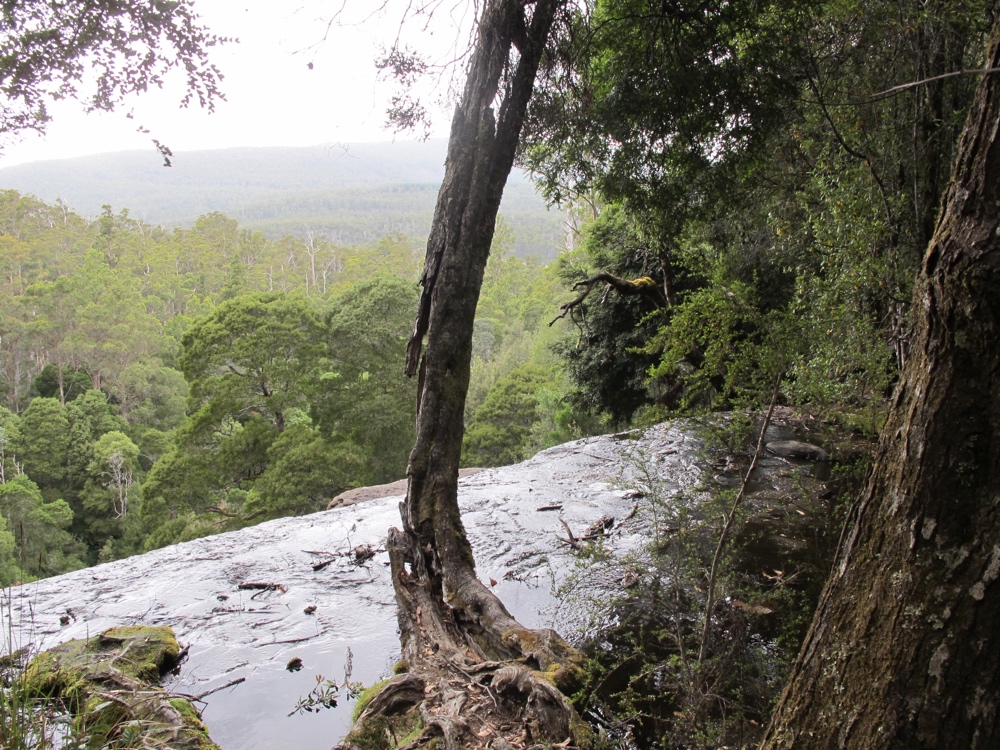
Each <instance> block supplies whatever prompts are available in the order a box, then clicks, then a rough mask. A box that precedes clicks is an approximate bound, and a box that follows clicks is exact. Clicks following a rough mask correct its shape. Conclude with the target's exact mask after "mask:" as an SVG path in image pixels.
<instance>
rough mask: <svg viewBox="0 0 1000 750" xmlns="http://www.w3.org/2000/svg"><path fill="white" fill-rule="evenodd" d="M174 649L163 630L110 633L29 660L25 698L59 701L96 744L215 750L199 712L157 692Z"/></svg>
mask: <svg viewBox="0 0 1000 750" xmlns="http://www.w3.org/2000/svg"><path fill="white" fill-rule="evenodd" d="M179 658H180V646H179V644H178V643H177V639H176V638H175V637H174V633H173V631H172V630H171V629H170V628H166V627H146V626H132V627H123V628H111V629H110V630H105V631H104V632H103V633H101V634H100V635H97V636H94V637H93V638H88V639H86V640H73V641H67V642H66V643H63V644H61V645H59V646H56V647H55V648H52V649H49V650H48V651H45V652H43V653H41V654H39V655H38V656H36V657H35V658H34V659H32V661H31V663H30V664H29V665H28V667H27V669H26V671H25V687H26V690H27V692H28V693H29V694H31V695H35V696H37V697H40V698H48V699H51V700H59V701H61V702H62V703H63V705H65V707H66V709H67V710H68V711H69V712H70V713H72V714H73V715H74V723H75V725H76V727H77V728H78V729H79V730H81V731H83V732H86V734H87V735H89V736H90V737H94V738H97V739H98V740H99V742H98V745H97V746H100V744H101V742H103V741H105V740H108V741H117V739H118V738H119V737H122V736H123V733H125V732H128V733H129V735H130V739H132V740H134V739H135V735H136V733H140V734H142V736H143V737H144V738H146V739H147V740H148V741H149V742H148V743H146V740H143V743H144V746H145V744H149V745H150V746H154V747H166V746H168V745H166V744H164V742H166V741H169V747H170V748H172V750H218V747H217V746H216V745H215V744H214V743H213V742H212V741H211V739H210V738H209V736H208V730H207V729H206V728H205V725H204V724H203V723H202V722H201V717H200V716H199V715H198V712H197V710H195V708H194V706H192V705H191V704H190V703H189V702H188V701H187V700H184V699H183V698H178V697H175V696H170V695H169V694H168V693H166V692H165V691H163V690H161V689H160V688H159V686H158V683H159V680H160V677H161V676H162V675H163V674H164V673H166V672H167V671H169V670H170V669H172V668H173V667H175V666H176V665H177V661H178V659H179Z"/></svg>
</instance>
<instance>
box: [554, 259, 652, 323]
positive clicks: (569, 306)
mask: <svg viewBox="0 0 1000 750" xmlns="http://www.w3.org/2000/svg"><path fill="white" fill-rule="evenodd" d="M599 282H604V284H606V286H605V287H604V289H605V298H607V295H608V294H609V293H610V292H611V290H614V291H616V292H618V294H620V295H621V296H623V297H634V296H636V295H642V296H643V297H645V298H646V299H648V300H649V301H650V302H652V303H653V305H654V307H656V309H658V310H659V309H662V308H664V307H666V306H667V303H666V300H665V299H664V298H663V290H662V289H661V288H660V287H659V285H658V284H657V283H656V281H655V280H654V279H653V278H652V277H650V276H640V277H639V278H638V279H632V280H631V281H629V280H628V279H622V278H619V277H618V276H614V275H612V274H610V273H605V272H603V271H602V272H601V273H599V274H596V275H595V276H591V277H590V278H589V279H585V280H584V281H578V282H577V283H575V284H574V285H573V290H574V291H576V290H577V289H582V290H583V291H582V292H580V294H579V295H578V296H577V297H576V298H575V299H573V300H571V301H569V302H567V303H566V304H565V305H561V306H560V307H559V309H560V310H562V314H560V315H559V316H558V317H556V318H554V319H553V320H552V322H551V323H549V326H552V325H553V324H554V323H555V322H556V321H557V320H561V319H562V318H565V317H566V315H567V314H569V313H570V311H572V310H573V309H574V308H576V307H579V306H580V305H582V304H583V303H584V301H586V299H587V297H588V296H589V295H590V292H591V291H592V290H593V288H594V287H595V286H596V285H597V284H598V283H599Z"/></svg>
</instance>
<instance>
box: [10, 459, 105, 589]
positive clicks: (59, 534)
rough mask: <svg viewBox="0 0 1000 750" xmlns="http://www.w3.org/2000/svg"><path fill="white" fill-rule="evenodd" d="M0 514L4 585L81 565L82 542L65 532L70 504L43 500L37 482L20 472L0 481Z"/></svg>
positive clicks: (82, 564) (68, 525)
mask: <svg viewBox="0 0 1000 750" xmlns="http://www.w3.org/2000/svg"><path fill="white" fill-rule="evenodd" d="M0 514H2V516H3V518H4V520H5V529H4V530H3V531H0V570H2V571H3V572H4V574H5V575H6V576H7V577H6V578H5V579H4V580H3V581H2V583H3V585H5V586H7V585H10V584H11V583H14V582H15V580H19V581H23V580H28V579H33V578H43V577H45V576H50V575H55V574H56V573H65V572H67V571H70V570H76V569H77V568H82V567H83V566H84V562H83V561H84V559H85V550H84V548H83V545H82V544H80V542H79V541H77V540H76V539H75V538H74V537H73V536H72V535H71V534H70V533H69V532H68V529H69V527H70V525H71V524H72V523H73V511H72V510H71V509H70V507H69V504H68V503H66V501H65V500H53V501H52V502H45V500H44V499H43V498H42V493H41V492H40V491H39V489H38V485H36V484H35V483H34V482H32V481H31V480H30V479H28V477H27V476H25V475H23V474H20V475H17V476H14V477H10V478H9V479H8V480H7V481H6V482H4V483H2V484H0ZM8 536H9V537H10V539H9V540H8V539H7V537H8ZM10 542H13V545H12V549H10V553H11V554H10V555H8V553H7V549H8V547H9V543H10ZM15 560H16V568H14V567H13V565H12V563H13V561H15ZM15 571H16V572H15Z"/></svg>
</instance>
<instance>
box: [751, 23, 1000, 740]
mask: <svg viewBox="0 0 1000 750" xmlns="http://www.w3.org/2000/svg"><path fill="white" fill-rule="evenodd" d="M998 46H1000V19H998V21H997V25H996V26H995V27H994V30H993V34H992V38H991V42H990V46H989V53H988V61H987V65H986V66H985V67H988V68H992V69H996V68H997V67H998V66H1000V50H998ZM913 310H914V315H915V318H914V337H913V339H912V341H911V343H910V353H909V358H908V360H907V362H906V366H905V368H904V370H903V373H902V377H901V383H900V387H899V389H898V391H897V393H896V395H895V400H894V402H893V405H892V410H891V413H890V416H889V419H888V422H887V423H886V426H885V428H884V430H883V432H882V438H881V441H880V444H879V449H878V453H877V457H876V462H875V466H874V470H873V475H872V477H871V479H870V481H869V484H868V487H867V489H866V491H865V492H864V493H863V495H862V496H861V498H860V499H859V501H858V503H857V504H856V506H855V508H854V509H853V511H852V515H853V525H852V526H851V528H850V529H849V531H848V533H847V534H846V535H845V540H844V543H843V546H842V549H841V550H840V551H839V554H838V558H837V561H836V564H835V566H834V570H833V573H832V575H831V579H830V581H829V582H828V583H827V586H826V589H825V590H824V592H823V596H822V597H821V599H820V603H819V607H818V609H817V612H816V615H815V618H814V620H813V624H812V628H811V630H810V632H809V634H808V636H807V637H806V640H805V643H804V644H803V647H802V652H801V654H800V655H799V658H798V661H797V663H796V665H795V668H794V670H793V674H792V677H791V680H790V682H789V684H788V686H787V687H786V688H785V692H784V694H783V695H782V698H781V701H780V703H779V705H778V708H777V710H776V711H775V714H774V717H773V718H772V722H771V726H770V727H769V729H768V732H767V735H766V737H765V740H764V742H763V745H762V747H763V748H768V749H769V750H774V749H776V748H793V747H794V748H810V749H812V748H859V749H861V748H863V749H864V750H877V749H878V748H907V749H908V750H909V749H912V748H963V749H965V748H984V749H985V748H996V747H1000V711H998V703H1000V693H998V692H997V678H998V676H1000V585H998V584H997V583H996V579H997V578H998V577H1000V345H998V342H1000V76H998V75H995V74H994V75H986V76H984V78H983V79H982V81H981V83H980V85H979V89H978V91H977V93H976V98H975V101H974V103H973V106H972V109H971V111H970V113H969V116H968V120H967V122H966V126H965V130H964V132H963V135H962V138H961V141H960V144H959V151H958V157H957V162H956V166H955V171H954V175H953V177H952V182H951V185H950V186H949V188H948V191H947V193H946V195H945V198H944V210H943V212H942V215H941V218H940V219H939V222H938V225H937V228H936V231H935V233H934V237H933V239H932V240H931V243H930V246H929V247H928V250H927V253H926V255H925V257H924V263H923V269H922V271H921V274H920V277H919V279H918V282H917V289H916V292H915V297H914V305H913Z"/></svg>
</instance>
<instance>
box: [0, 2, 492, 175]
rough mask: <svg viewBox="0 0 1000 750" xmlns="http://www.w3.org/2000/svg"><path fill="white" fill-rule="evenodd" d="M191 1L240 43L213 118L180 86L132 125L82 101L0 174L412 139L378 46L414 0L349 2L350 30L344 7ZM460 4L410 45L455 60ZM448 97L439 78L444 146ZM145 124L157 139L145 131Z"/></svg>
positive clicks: (465, 16) (229, 49) (224, 51)
mask: <svg viewBox="0 0 1000 750" xmlns="http://www.w3.org/2000/svg"><path fill="white" fill-rule="evenodd" d="M193 2H194V7H195V9H196V10H197V12H198V13H199V14H200V15H201V17H202V19H203V20H204V22H205V24H206V25H207V26H208V27H209V28H210V29H211V30H212V31H213V32H215V33H216V34H219V35H222V36H230V37H236V38H238V39H239V40H240V42H239V44H235V43H234V44H227V45H224V46H223V47H217V48H215V49H213V50H212V59H213V60H214V61H215V63H216V66H217V67H218V68H219V69H220V70H221V71H222V73H223V75H224V76H225V80H224V81H223V84H222V88H223V91H224V93H225V95H226V99H227V101H225V102H219V103H218V104H217V106H216V111H215V112H214V113H212V114H209V113H208V112H205V111H203V110H201V109H200V108H199V107H197V105H193V106H192V107H191V108H189V109H182V108H180V106H179V101H180V99H181V96H182V94H183V91H182V87H181V86H180V85H179V80H180V77H179V76H178V80H177V81H176V82H175V83H176V84H178V85H172V86H171V85H168V86H167V87H165V89H163V90H155V91H151V92H147V93H146V94H144V95H142V96H141V97H137V98H135V100H134V101H130V102H129V104H128V107H130V108H132V109H133V119H128V118H127V117H126V110H124V109H123V110H121V111H118V112H115V113H111V114H105V113H101V114H90V115H86V114H84V113H83V111H82V107H81V105H80V104H79V103H78V102H72V101H70V102H57V103H55V104H53V105H52V106H51V107H50V112H51V114H52V116H53V121H52V122H51V123H50V124H49V126H48V129H47V133H46V134H45V135H44V136H36V135H34V134H30V135H27V136H25V137H24V138H23V139H22V140H21V141H20V142H19V143H14V144H12V145H7V146H6V147H5V148H4V150H3V153H2V154H0V167H8V166H13V165H15V164H22V163H26V162H32V161H40V160H46V159H64V158H70V157H74V156H87V155H90V154H98V153H106V152H111V151H125V150H148V151H149V153H150V159H152V160H159V156H158V155H157V153H156V151H155V149H154V147H153V145H152V142H151V139H152V138H156V139H158V140H159V141H161V142H163V143H164V144H165V145H167V146H169V147H170V148H171V149H172V150H173V152H174V157H175V159H177V158H183V153H184V151H186V150H201V149H218V148H229V147H245V146H311V145H316V144H321V143H359V142H372V141H389V140H393V139H397V140H399V139H412V138H414V137H415V136H414V135H399V136H397V135H395V134H394V133H393V132H392V131H391V130H386V129H385V127H384V123H385V111H386V103H387V102H388V101H389V98H390V97H391V95H392V94H393V92H394V89H393V87H392V85H390V84H389V83H387V82H385V81H379V80H377V72H376V70H375V65H374V59H375V58H376V56H377V55H378V53H379V50H380V46H384V45H387V44H391V43H392V42H393V40H394V39H395V38H396V36H397V35H398V34H400V33H401V32H400V28H401V27H400V19H401V17H402V6H403V5H405V4H406V3H407V0H390V3H389V5H390V7H389V8H388V9H386V10H385V11H383V12H373V11H372V10H371V8H372V6H374V5H376V3H375V2H374V1H373V0H347V2H346V8H345V11H344V13H343V15H342V16H341V20H340V21H339V22H338V23H334V24H333V25H330V24H329V23H328V22H329V19H330V14H331V12H332V10H335V9H336V8H337V7H338V6H339V5H340V2H342V0H193ZM438 5H439V6H440V4H438ZM457 5H461V6H462V8H459V9H458V10H452V11H451V12H439V13H437V15H436V16H435V17H434V19H433V20H432V22H431V24H430V25H428V24H427V23H425V22H424V21H423V20H422V19H416V20H414V21H411V22H410V23H408V24H405V25H404V26H403V29H404V31H403V32H402V33H403V34H406V35H407V37H406V41H407V42H408V43H409V44H410V45H411V46H414V47H416V48H419V49H420V50H421V51H427V52H428V53H430V56H431V58H432V60H434V61H438V62H442V61H446V60H448V59H452V58H453V57H454V54H455V45H456V43H458V41H459V40H460V39H462V38H464V37H463V36H462V32H461V29H462V28H465V29H468V27H469V25H470V23H471V18H470V16H471V13H472V11H471V7H472V3H471V2H470V3H459V4H457ZM466 8H468V9H466ZM466 34H467V31H466ZM309 63H312V68H310V67H309ZM445 88H446V86H445V85H444V84H442V83H441V82H440V81H438V82H437V83H435V82H434V79H431V80H429V81H428V82H427V83H426V84H424V89H423V90H422V97H421V98H422V100H423V101H425V102H426V103H427V104H428V105H430V106H429V108H430V109H431V111H432V115H433V122H434V125H433V128H432V130H431V133H430V135H431V136H432V137H443V136H446V135H447V127H448V124H449V122H448V121H449V115H448V114H447V112H448V111H449V110H450V108H451V106H452V105H451V104H450V103H449V102H448V100H447V92H446V91H445ZM140 125H142V126H143V127H145V128H147V129H149V130H150V133H149V134H143V133H139V132H137V128H138V127H139V126H140Z"/></svg>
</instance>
